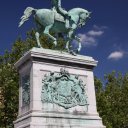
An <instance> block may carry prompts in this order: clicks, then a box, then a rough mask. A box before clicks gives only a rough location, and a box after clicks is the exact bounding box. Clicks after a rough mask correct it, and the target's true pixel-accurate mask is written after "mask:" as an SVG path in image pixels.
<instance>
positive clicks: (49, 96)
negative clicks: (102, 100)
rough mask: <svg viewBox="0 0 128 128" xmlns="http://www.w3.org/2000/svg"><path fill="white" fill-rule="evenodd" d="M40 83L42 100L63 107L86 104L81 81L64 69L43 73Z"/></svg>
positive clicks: (83, 86)
mask: <svg viewBox="0 0 128 128" xmlns="http://www.w3.org/2000/svg"><path fill="white" fill-rule="evenodd" d="M42 83H43V86H42V96H41V100H42V102H47V103H55V104H58V105H59V106H62V107H64V108H65V109H69V108H71V107H75V106H77V105H79V106H86V105H88V102H87V94H86V92H85V85H84V84H83V81H82V80H81V79H79V77H78V76H74V75H70V74H69V73H68V71H66V70H65V69H61V70H60V73H53V72H51V73H50V74H48V75H45V76H44V78H43V81H42Z"/></svg>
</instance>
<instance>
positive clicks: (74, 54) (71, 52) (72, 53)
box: [69, 50, 77, 56]
mask: <svg viewBox="0 0 128 128" xmlns="http://www.w3.org/2000/svg"><path fill="white" fill-rule="evenodd" d="M69 53H70V54H71V55H73V56H76V55H77V54H76V53H75V52H74V51H73V50H71V51H69Z"/></svg>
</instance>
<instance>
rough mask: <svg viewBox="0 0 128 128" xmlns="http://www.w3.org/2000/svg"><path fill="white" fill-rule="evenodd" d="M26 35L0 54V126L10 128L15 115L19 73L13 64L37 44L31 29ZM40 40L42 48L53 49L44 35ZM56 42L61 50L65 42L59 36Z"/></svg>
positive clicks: (0, 127)
mask: <svg viewBox="0 0 128 128" xmlns="http://www.w3.org/2000/svg"><path fill="white" fill-rule="evenodd" d="M26 35H27V38H26V40H22V39H21V38H20V37H19V38H18V39H17V40H16V41H15V42H14V44H13V46H12V50H11V51H10V52H9V51H5V54H4V55H3V56H0V128H12V127H13V121H14V120H15V119H16V117H17V112H18V88H19V75H18V73H17V71H16V70H15V68H14V64H15V63H16V61H18V60H19V58H20V57H22V55H23V54H24V53H25V52H27V51H28V50H29V49H31V48H32V47H35V46H37V43H36V39H35V31H34V30H31V31H29V32H27V34H26ZM40 40H41V42H42V46H43V47H44V48H50V49H55V48H54V45H53V44H52V42H51V41H50V40H49V39H48V38H47V37H46V36H41V37H40ZM58 42H59V43H58V46H57V48H56V49H57V50H59V49H61V50H63V47H64V45H65V42H64V41H63V40H62V39H61V38H60V39H59V40H58Z"/></svg>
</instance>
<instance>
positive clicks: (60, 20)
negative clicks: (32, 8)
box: [52, 8, 65, 23]
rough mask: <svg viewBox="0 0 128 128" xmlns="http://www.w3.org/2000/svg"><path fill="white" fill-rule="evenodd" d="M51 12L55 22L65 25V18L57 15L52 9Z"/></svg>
mask: <svg viewBox="0 0 128 128" xmlns="http://www.w3.org/2000/svg"><path fill="white" fill-rule="evenodd" d="M52 11H53V12H54V17H55V20H56V21H59V22H63V23H65V18H64V17H63V16H62V15H61V14H59V13H58V12H57V11H56V9H54V8H52Z"/></svg>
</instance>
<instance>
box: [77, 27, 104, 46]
mask: <svg viewBox="0 0 128 128" xmlns="http://www.w3.org/2000/svg"><path fill="white" fill-rule="evenodd" d="M104 29H105V27H102V26H101V27H98V26H96V25H94V26H93V29H92V30H90V31H88V32H87V33H79V34H78V36H79V37H80V39H81V42H82V44H83V45H84V46H97V44H98V38H99V37H101V36H102V35H103V34H104Z"/></svg>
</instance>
